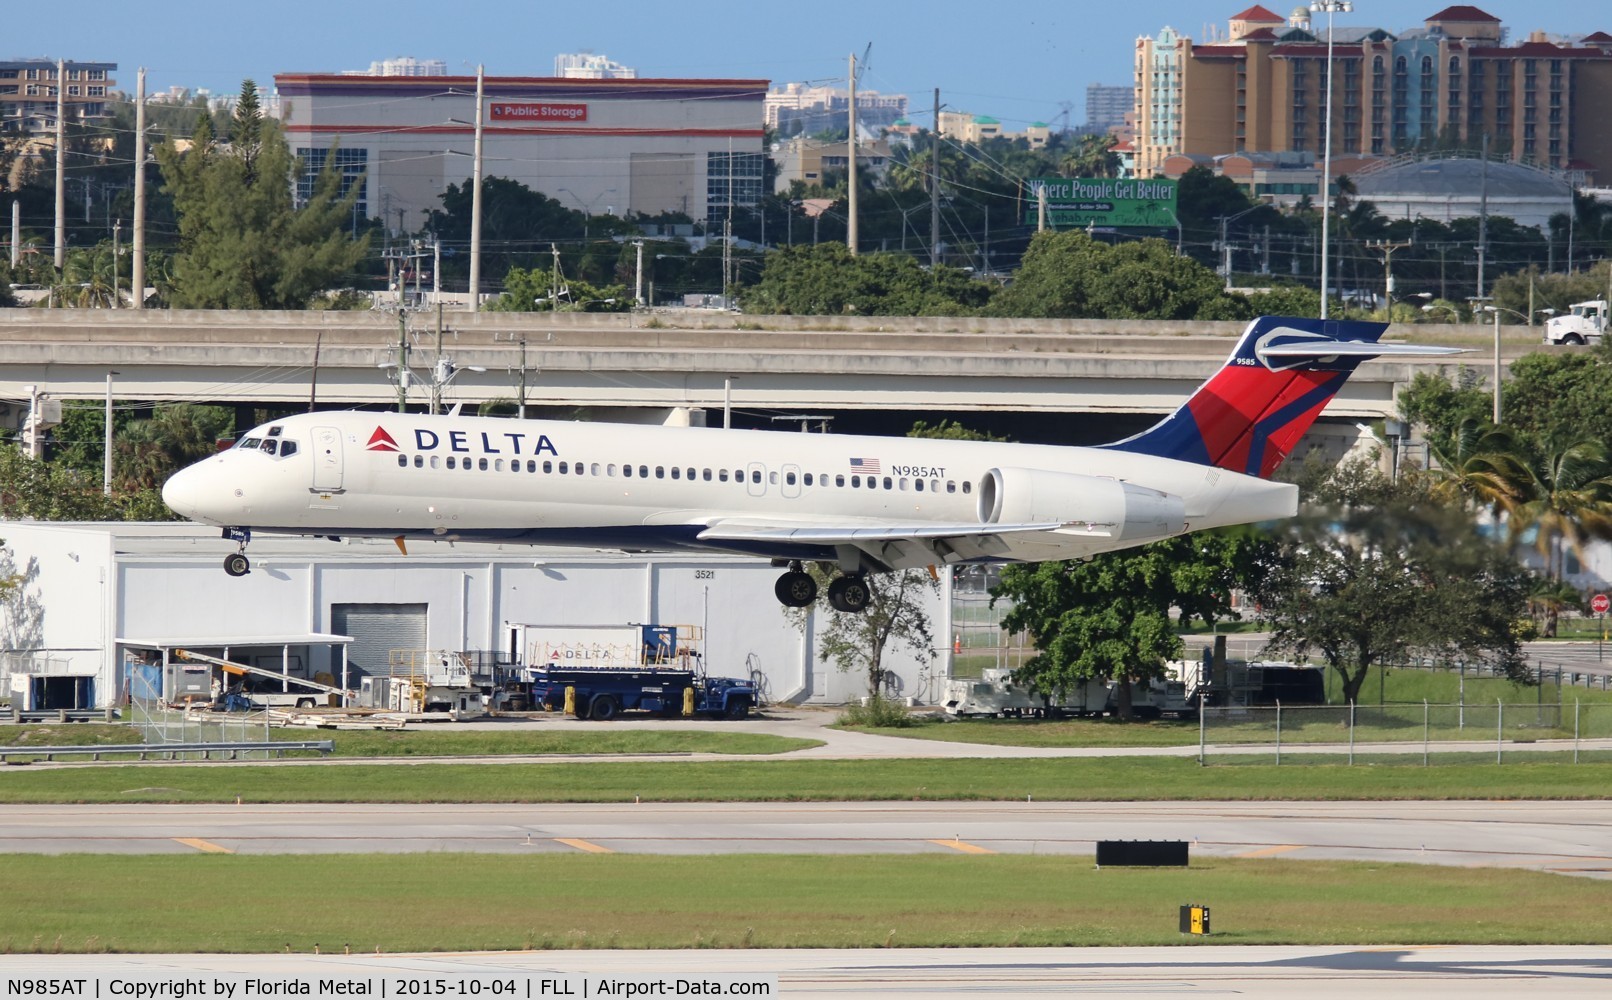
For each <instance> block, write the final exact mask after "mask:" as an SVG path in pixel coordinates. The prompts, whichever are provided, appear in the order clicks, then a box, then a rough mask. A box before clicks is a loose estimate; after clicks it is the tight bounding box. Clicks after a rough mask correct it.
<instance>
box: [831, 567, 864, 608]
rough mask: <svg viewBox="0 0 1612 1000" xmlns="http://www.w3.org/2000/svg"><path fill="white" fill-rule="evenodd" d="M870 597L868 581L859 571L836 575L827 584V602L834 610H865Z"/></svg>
mask: <svg viewBox="0 0 1612 1000" xmlns="http://www.w3.org/2000/svg"><path fill="white" fill-rule="evenodd" d="M872 598H873V595H872V594H871V593H870V592H869V591H868V583H867V581H866V580H865V579H863V578H862V574H860V573H854V574H851V575H848V576H842V577H838V578H836V579H835V580H834V582H833V583H831V584H829V585H828V603H829V606H830V607H832V608H833V609H834V610H835V611H850V612H855V613H860V612H863V611H866V610H867V609H868V602H869V601H870V600H872Z"/></svg>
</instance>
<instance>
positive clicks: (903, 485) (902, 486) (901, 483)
mask: <svg viewBox="0 0 1612 1000" xmlns="http://www.w3.org/2000/svg"><path fill="white" fill-rule="evenodd" d="M884 488H885V489H889V488H890V480H888V479H886V480H885V481H884ZM896 488H897V489H899V490H900V491H901V492H903V493H905V492H907V477H906V476H902V477H901V478H900V479H898V480H896Z"/></svg>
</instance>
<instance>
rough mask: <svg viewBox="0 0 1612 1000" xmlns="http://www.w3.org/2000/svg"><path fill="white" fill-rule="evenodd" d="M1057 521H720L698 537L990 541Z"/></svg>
mask: <svg viewBox="0 0 1612 1000" xmlns="http://www.w3.org/2000/svg"><path fill="white" fill-rule="evenodd" d="M1062 527H1063V525H1062V524H1060V523H1058V522H1057V521H1047V522H1037V523H1031V524H971V523H956V524H936V523H934V522H929V523H923V524H896V523H893V522H892V523H889V524H881V525H860V526H859V525H824V524H789V523H783V522H763V521H758V520H731V521H717V522H716V523H714V524H712V525H711V526H710V527H708V528H706V529H705V530H704V531H702V532H700V533H699V535H698V537H699V539H700V540H701V541H745V542H803V543H809V544H816V545H862V544H868V543H873V542H894V541H904V540H912V539H925V540H929V539H939V540H944V539H952V538H989V537H992V536H996V535H1014V534H1023V533H1026V532H1038V531H1056V530H1058V529H1060V528H1062Z"/></svg>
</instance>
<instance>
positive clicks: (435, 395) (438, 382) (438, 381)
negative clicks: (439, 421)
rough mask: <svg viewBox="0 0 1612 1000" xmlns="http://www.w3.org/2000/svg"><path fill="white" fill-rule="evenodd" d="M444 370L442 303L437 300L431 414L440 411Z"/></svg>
mask: <svg viewBox="0 0 1612 1000" xmlns="http://www.w3.org/2000/svg"><path fill="white" fill-rule="evenodd" d="M446 370H447V365H445V364H443V358H442V303H441V302H440V301H438V302H437V358H436V365H435V366H434V367H432V369H431V412H432V413H433V414H436V413H441V412H442V383H443V377H442V376H443V373H444V372H445V371H446Z"/></svg>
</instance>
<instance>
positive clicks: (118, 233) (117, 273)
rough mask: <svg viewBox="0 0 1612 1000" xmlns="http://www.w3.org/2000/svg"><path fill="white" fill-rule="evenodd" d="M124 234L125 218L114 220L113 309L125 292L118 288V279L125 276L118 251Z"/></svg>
mask: <svg viewBox="0 0 1612 1000" xmlns="http://www.w3.org/2000/svg"><path fill="white" fill-rule="evenodd" d="M122 235H123V220H122V219H119V220H118V221H116V222H114V223H113V224H112V308H113V309H116V308H117V307H118V300H119V299H121V298H123V293H122V292H120V291H119V290H118V279H119V278H120V277H122V276H123V269H122V268H121V267H119V266H118V251H119V249H120V247H119V245H118V244H119V239H120V237H122Z"/></svg>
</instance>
